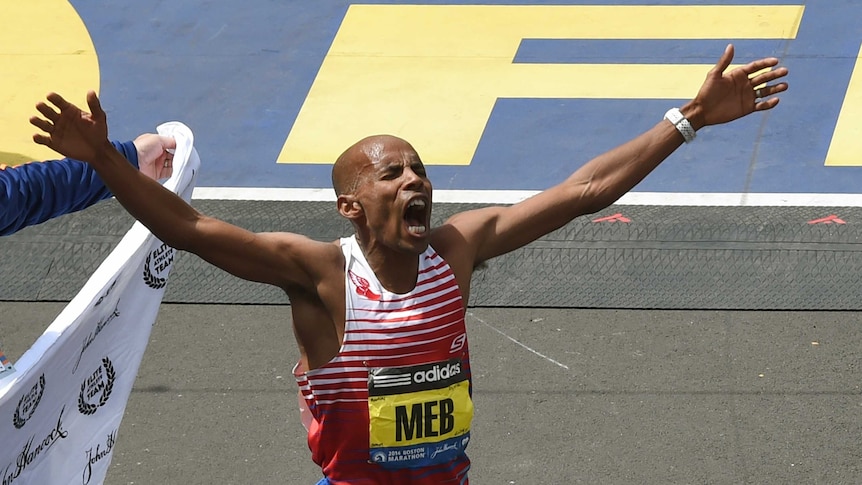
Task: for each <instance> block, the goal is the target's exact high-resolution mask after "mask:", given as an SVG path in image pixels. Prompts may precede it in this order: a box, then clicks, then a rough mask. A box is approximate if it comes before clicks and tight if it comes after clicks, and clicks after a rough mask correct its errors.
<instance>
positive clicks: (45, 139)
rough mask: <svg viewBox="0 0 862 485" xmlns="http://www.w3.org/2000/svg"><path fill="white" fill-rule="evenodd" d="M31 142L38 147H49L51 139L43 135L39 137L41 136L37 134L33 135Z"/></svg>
mask: <svg viewBox="0 0 862 485" xmlns="http://www.w3.org/2000/svg"><path fill="white" fill-rule="evenodd" d="M33 141H35V142H36V143H38V144H40V145H45V146H46V147H50V146H51V137H50V136H45V135H41V134H38V133H37V134H35V135H33Z"/></svg>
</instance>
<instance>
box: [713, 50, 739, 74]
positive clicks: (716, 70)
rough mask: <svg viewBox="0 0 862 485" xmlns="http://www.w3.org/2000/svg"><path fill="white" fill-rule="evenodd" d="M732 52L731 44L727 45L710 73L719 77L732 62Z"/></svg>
mask: <svg viewBox="0 0 862 485" xmlns="http://www.w3.org/2000/svg"><path fill="white" fill-rule="evenodd" d="M733 50H734V49H733V44H727V47H725V48H724V54H722V55H721V58H719V59H718V62H716V63H715V67H713V68H712V71H711V73H712V74H713V75H718V76H721V75H722V73H724V71H725V70H726V69H727V67H728V66H730V63H731V62H733Z"/></svg>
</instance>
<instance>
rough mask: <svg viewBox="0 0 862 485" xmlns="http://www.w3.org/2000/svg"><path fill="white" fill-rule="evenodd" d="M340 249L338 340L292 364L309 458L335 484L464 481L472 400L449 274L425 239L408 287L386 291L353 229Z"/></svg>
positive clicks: (460, 316) (456, 294)
mask: <svg viewBox="0 0 862 485" xmlns="http://www.w3.org/2000/svg"><path fill="white" fill-rule="evenodd" d="M341 248H342V251H343V252H344V257H345V276H344V277H345V293H346V294H345V298H346V302H347V313H346V322H345V330H344V342H343V344H342V346H341V349H340V351H339V353H338V355H336V357H335V358H333V359H332V360H331V361H330V362H328V363H327V364H325V365H324V366H322V367H320V368H318V369H314V370H312V371H308V372H305V369H302V368H301V366H299V365H297V367H296V368H294V376H295V377H296V380H297V383H298V384H299V388H300V400H301V404H304V405H306V406H307V407H308V412H309V413H310V415H311V419H310V420H309V422H308V423H307V428H308V444H309V447H310V448H311V452H312V459H313V460H314V462H315V463H317V464H318V465H320V467H321V468H322V470H323V473H324V475H325V476H326V477H327V478H328V479H329V481H330V482H331V483H332V484H333V485H340V484H348V483H349V484H351V485H366V484H367V485H372V484H374V485H386V484H399V485H409V484H417V485H432V484H433V485H439V484H459V485H466V484H468V483H469V482H468V479H467V471H468V470H469V468H470V461H469V459H468V458H467V455H466V454H465V452H464V450H465V448H466V446H467V444H468V442H469V440H470V423H471V421H472V417H473V403H472V400H471V392H472V390H471V374H470V359H469V351H468V346H467V334H466V327H465V325H464V315H465V308H464V302H463V301H462V299H461V291H460V288H459V287H458V284H457V282H456V281H455V275H454V274H453V273H452V270H451V268H450V267H449V264H448V263H446V261H445V260H443V258H442V257H440V255H439V254H437V252H436V251H434V249H433V248H431V247H430V246H429V247H428V249H426V250H425V252H424V253H422V254H421V255H420V256H419V273H418V277H417V281H416V286H415V287H414V289H413V290H412V291H410V292H408V293H405V294H397V293H391V292H389V291H387V290H386V289H385V288H383V286H382V285H381V284H380V282H379V281H378V280H377V277H376V276H375V275H374V272H373V271H371V268H370V266H369V265H368V262H367V261H366V260H365V256H364V255H363V254H362V251H361V249H360V247H359V244H358V243H357V242H356V238H355V236H354V237H350V238H343V239H341Z"/></svg>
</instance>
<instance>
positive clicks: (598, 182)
mask: <svg viewBox="0 0 862 485" xmlns="http://www.w3.org/2000/svg"><path fill="white" fill-rule="evenodd" d="M732 60H733V46H732V45H728V46H727V49H726V50H725V52H724V54H723V55H722V56H721V58H720V59H719V61H718V62H717V63H716V65H715V67H713V68H712V69H711V70H710V71H709V73H708V74H707V76H706V80H705V81H704V83H703V85H702V86H701V88H700V90H699V91H698V93H697V95H696V96H695V98H694V99H693V100H691V101H690V102H688V103H686V104H685V105H684V106H682V107H681V108H680V111H681V112H682V114H683V115H684V116H685V117H686V118H687V120H688V121H689V122H690V123H691V126H692V128H693V129H694V130H698V129H700V128H702V127H704V126H709V125H717V124H721V123H727V122H729V121H733V120H735V119H738V118H741V117H743V116H746V115H748V114H750V113H752V112H754V111H764V110H769V109H772V108H774V107H775V106H776V105H777V104H778V98H777V97H774V96H773V95H775V94H778V93H781V92H783V91H785V90H786V89H787V87H788V86H787V84H786V83H784V82H776V81H778V80H781V79H782V78H783V77H784V76H786V75H787V69H786V68H784V67H781V68H775V66H777V65H778V59H775V58H765V59H760V60H757V61H754V62H751V63H749V64H746V65H744V66H741V67H738V68H736V69H733V70H731V71H728V72H725V71H726V70H727V68H728V66H730V63H731V61H732ZM756 90H757V91H756ZM767 96H768V98H766V97H767ZM759 97H763V98H759ZM764 98H765V99H764ZM684 141H685V139H684V138H683V135H682V133H681V131H680V130H678V129H677V128H676V127H675V126H674V124H672V123H671V122H669V121H667V120H662V121H660V122H659V123H658V124H656V125H655V126H654V127H653V128H652V129H650V130H649V131H647V132H645V133H643V134H641V135H639V136H637V137H636V138H634V139H632V140H631V141H629V142H627V143H625V144H623V145H621V146H618V147H616V148H614V149H612V150H610V151H608V152H607V153H604V154H602V155H600V156H598V157H596V158H594V159H593V160H590V161H589V162H588V163H586V164H585V165H583V166H582V167H581V168H579V169H578V170H577V171H576V172H575V173H573V174H572V175H571V176H570V177H569V178H568V179H567V180H565V181H564V182H563V183H561V184H559V185H557V186H554V187H552V188H550V189H548V190H545V191H543V192H541V193H539V194H537V195H535V196H533V197H531V198H529V199H527V200H524V201H522V202H520V203H518V204H515V205H513V206H510V207H490V208H485V209H479V210H476V211H469V212H464V213H461V214H458V215H456V216H454V217H453V218H451V219H450V220H449V221H448V223H447V225H449V226H451V227H450V228H449V229H450V230H453V229H454V231H455V232H456V233H458V234H460V236H459V239H461V240H462V242H463V243H466V245H467V246H468V248H469V249H472V252H471V254H472V255H473V264H479V263H481V262H482V261H485V260H487V259H490V258H493V257H495V256H499V255H501V254H504V253H507V252H509V251H512V250H514V249H517V248H519V247H521V246H524V245H525V244H527V243H529V242H531V241H533V240H535V239H537V238H539V237H541V236H543V235H545V234H547V233H549V232H551V231H553V230H555V229H558V228H559V227H562V226H563V225H565V224H567V223H568V222H570V221H571V220H572V219H574V218H575V217H578V216H581V215H584V214H590V213H593V212H596V211H598V210H601V209H603V208H604V207H607V206H608V205H610V204H612V203H613V202H614V201H616V200H617V199H619V198H620V197H621V196H623V195H624V194H625V193H626V192H628V191H629V190H631V189H632V188H633V187H634V186H635V185H637V184H638V183H639V182H640V181H641V180H643V179H644V177H646V176H647V175H648V174H649V173H650V172H651V171H652V170H653V169H655V168H656V167H657V166H658V165H659V164H660V163H661V162H662V161H664V160H665V159H666V158H667V157H668V156H669V155H670V154H671V153H673V152H674V151H675V150H676V149H677V148H679V146H680V145H682V143H683V142H684Z"/></svg>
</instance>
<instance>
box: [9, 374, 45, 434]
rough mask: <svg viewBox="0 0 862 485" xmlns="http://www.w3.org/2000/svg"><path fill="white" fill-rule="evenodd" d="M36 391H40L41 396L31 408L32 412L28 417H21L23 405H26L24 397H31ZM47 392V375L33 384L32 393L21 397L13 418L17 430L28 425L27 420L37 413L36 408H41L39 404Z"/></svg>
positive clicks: (37, 397) (43, 375) (40, 377)
mask: <svg viewBox="0 0 862 485" xmlns="http://www.w3.org/2000/svg"><path fill="white" fill-rule="evenodd" d="M34 389H39V395H38V396H36V401H35V402H34V403H33V405H32V406H30V412H29V413H27V417H26V418H25V417H22V416H21V404H23V403H24V397H25V396H29V395H30V394H31V393H32V392H33V390H34ZM44 392H45V374H42V375H41V376H39V382H37V383H36V384H33V387H32V388H31V389H30V392H28V393H26V394H22V395H21V399H19V400H18V407H16V408H15V414H14V415H13V416H12V424H13V425H14V426H15V428H17V429H21V428H23V427H24V425H25V424H27V420H28V419H30V418H31V417H33V413H35V412H36V407H37V406H39V402H40V401H41V400H42V394H44Z"/></svg>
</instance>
